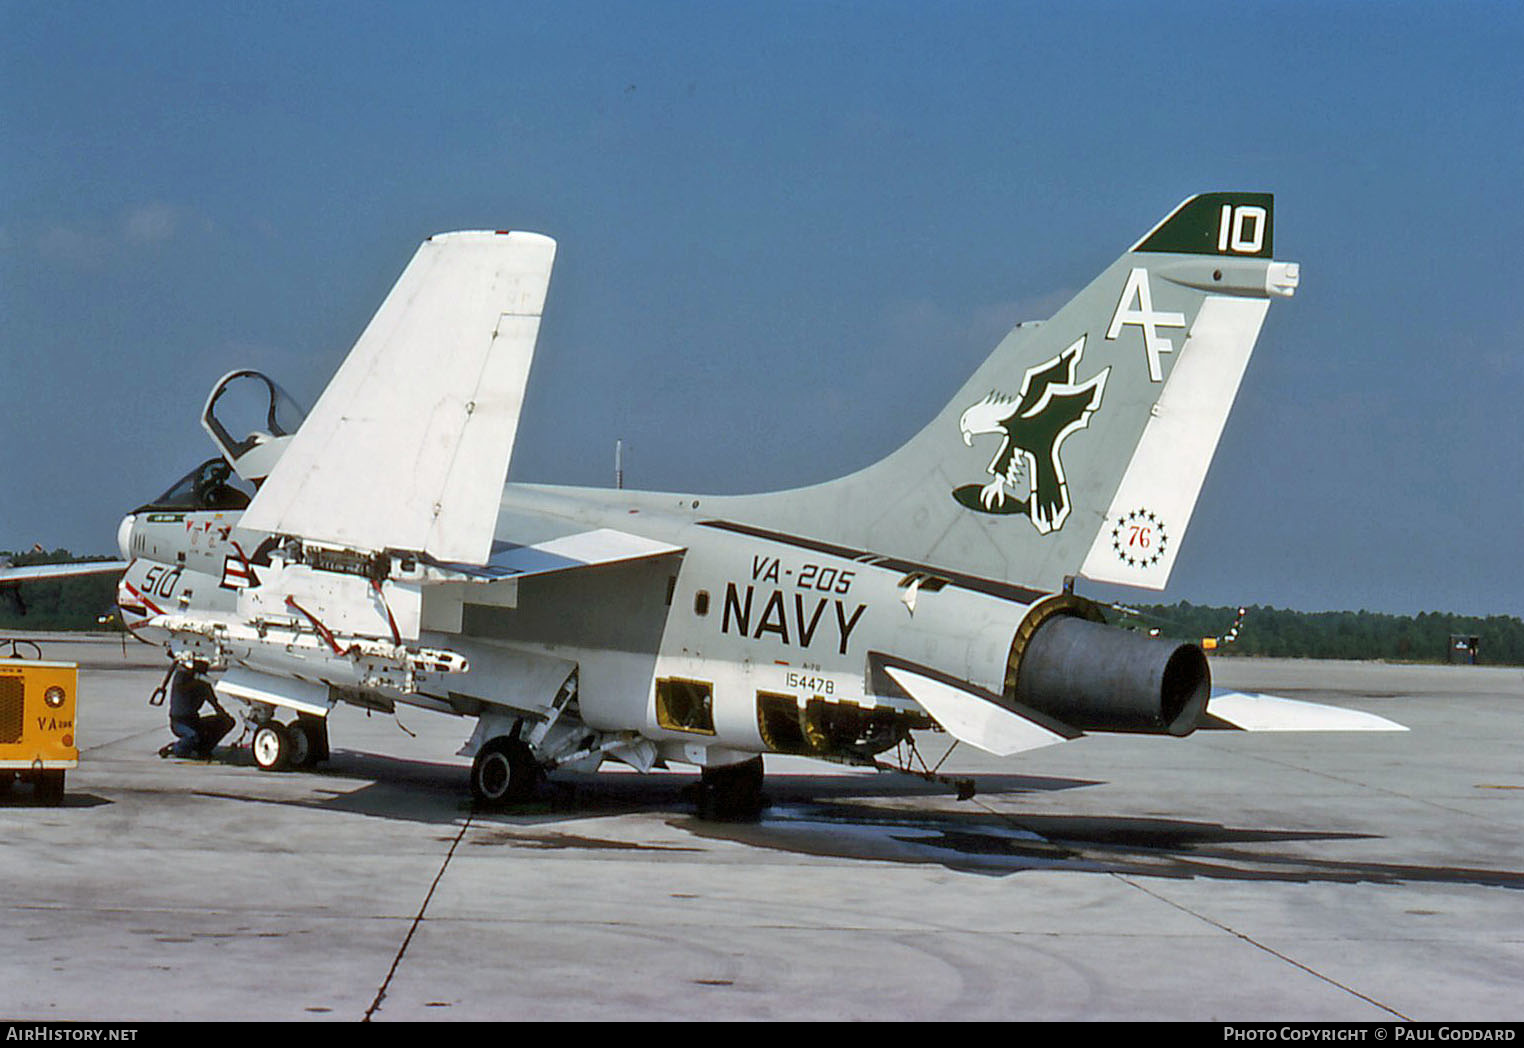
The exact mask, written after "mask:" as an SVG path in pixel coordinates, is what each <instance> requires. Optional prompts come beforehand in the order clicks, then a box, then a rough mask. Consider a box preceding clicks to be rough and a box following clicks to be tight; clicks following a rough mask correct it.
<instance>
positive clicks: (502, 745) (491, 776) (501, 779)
mask: <svg viewBox="0 0 1524 1048" xmlns="http://www.w3.org/2000/svg"><path fill="white" fill-rule="evenodd" d="M539 775H540V766H539V764H538V763H537V762H536V761H535V759H534V754H533V753H532V752H531V751H530V749H529V746H528V745H527V744H525V743H523V742H521V741H519V740H518V739H510V738H508V737H507V736H505V735H499V736H498V737H497V738H495V739H491V740H489V741H488V742H487V743H486V744H485V745H484V746H482V748H481V749H480V750H478V751H477V753H476V759H475V760H473V761H472V762H471V797H472V799H473V800H475V801H476V803H477V804H478V805H480V806H482V807H484V808H501V807H503V806H504V805H507V804H517V803H519V802H521V801H526V800H528V799H529V798H530V797H531V796H532V795H533V794H534V786H535V781H536V780H537V779H538V778H539Z"/></svg>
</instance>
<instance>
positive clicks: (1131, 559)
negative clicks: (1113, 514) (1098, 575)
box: [1111, 507, 1169, 568]
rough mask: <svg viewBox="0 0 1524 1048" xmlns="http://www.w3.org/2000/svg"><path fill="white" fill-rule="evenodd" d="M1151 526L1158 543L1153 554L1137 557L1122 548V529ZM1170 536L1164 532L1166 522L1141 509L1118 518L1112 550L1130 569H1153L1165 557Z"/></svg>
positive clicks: (1112, 530) (1149, 511) (1113, 533)
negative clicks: (1144, 525)
mask: <svg viewBox="0 0 1524 1048" xmlns="http://www.w3.org/2000/svg"><path fill="white" fill-rule="evenodd" d="M1143 523H1146V524H1149V525H1152V527H1153V529H1154V534H1155V538H1156V541H1155V543H1154V548H1153V551H1152V552H1151V553H1149V554H1148V555H1146V556H1141V557H1135V556H1133V555H1132V554H1131V553H1129V552H1127V550H1126V549H1124V548H1123V547H1122V529H1123V528H1126V527H1128V526H1129V525H1132V524H1143ZM1168 541H1169V540H1168V536H1167V535H1166V534H1165V531H1164V520H1163V519H1162V518H1161V517H1158V516H1156V515H1155V514H1154V512H1153V511H1152V510H1150V509H1148V508H1146V507H1140V508H1138V509H1135V510H1133V511H1132V512H1131V513H1128V514H1127V515H1126V516H1124V517H1118V518H1117V522H1116V524H1115V526H1113V527H1112V529H1111V548H1112V549H1113V550H1115V551H1116V555H1117V557H1118V558H1119V559H1120V560H1121V561H1122V563H1124V564H1126V565H1127V566H1128V567H1129V568H1151V567H1153V566H1154V565H1155V564H1157V563H1159V561H1160V560H1161V559H1162V558H1163V557H1164V551H1165V549H1166V548H1167V546H1168Z"/></svg>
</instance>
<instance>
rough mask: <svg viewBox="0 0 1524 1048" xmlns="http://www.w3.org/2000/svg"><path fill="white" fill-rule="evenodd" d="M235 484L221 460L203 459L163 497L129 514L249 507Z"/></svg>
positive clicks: (245, 493) (229, 469)
mask: <svg viewBox="0 0 1524 1048" xmlns="http://www.w3.org/2000/svg"><path fill="white" fill-rule="evenodd" d="M238 483H239V482H238V481H236V480H235V479H234V477H233V467H232V466H230V465H228V464H227V462H226V461H225V460H224V459H221V458H212V459H207V460H206V461H205V462H203V463H201V465H199V466H197V467H196V468H195V469H193V470H191V471H190V472H189V473H187V474H186V475H185V476H183V477H181V478H180V479H179V480H177V481H175V482H174V484H172V485H171V486H170V489H169V490H168V491H166V492H165V493H164V494H162V495H160V496H159V497H158V498H156V499H154V500H153V501H152V502H150V503H148V504H146V505H143V506H139V507H138V508H137V509H135V510H133V512H134V513H143V512H150V511H157V512H167V511H171V510H174V511H177V512H181V513H185V512H190V511H195V510H206V509H243V508H244V507H246V506H247V505H248V504H249V501H250V499H249V493H248V492H247V491H244V490H242V489H241V488H239V487H236V486H235V485H236V484H238ZM245 486H247V485H245Z"/></svg>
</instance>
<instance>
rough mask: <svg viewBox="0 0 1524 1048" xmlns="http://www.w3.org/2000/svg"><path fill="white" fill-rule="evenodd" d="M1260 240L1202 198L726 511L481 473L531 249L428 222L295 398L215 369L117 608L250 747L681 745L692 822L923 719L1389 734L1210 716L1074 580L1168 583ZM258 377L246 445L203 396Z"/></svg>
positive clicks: (511, 755)
mask: <svg viewBox="0 0 1524 1048" xmlns="http://www.w3.org/2000/svg"><path fill="white" fill-rule="evenodd" d="M1273 233H1274V213H1273V206H1272V199H1271V197H1270V195H1268V194H1263V193H1210V194H1204V195H1201V196H1196V197H1193V198H1191V199H1190V200H1187V201H1186V202H1185V203H1183V204H1181V205H1180V206H1179V207H1178V208H1177V209H1175V211H1173V212H1172V213H1171V214H1170V215H1169V217H1167V218H1166V219H1165V220H1164V221H1163V222H1161V223H1159V225H1158V226H1156V227H1155V228H1154V229H1153V230H1151V231H1150V232H1149V233H1148V234H1147V235H1145V236H1144V237H1143V238H1142V239H1141V240H1139V241H1138V242H1137V243H1136V244H1134V245H1133V246H1132V247H1131V248H1130V249H1129V250H1128V251H1127V252H1126V253H1124V254H1123V255H1122V256H1121V257H1120V258H1119V259H1117V260H1116V261H1115V262H1114V263H1112V264H1111V265H1110V266H1109V267H1107V269H1106V270H1105V271H1104V272H1103V273H1101V275H1100V276H1099V277H1097V278H1096V279H1095V280H1094V281H1093V282H1092V283H1091V284H1090V285H1089V286H1088V287H1086V288H1085V289H1084V290H1083V291H1081V292H1080V293H1079V294H1078V295H1076V296H1075V297H1074V299H1073V300H1072V301H1070V302H1069V303H1068V304H1067V305H1066V306H1064V307H1063V308H1062V309H1061V310H1059V311H1058V313H1057V314H1055V315H1054V316H1053V317H1052V318H1051V319H1049V320H1047V321H1046V322H1044V323H1041V324H1022V325H1019V326H1017V327H1016V328H1015V329H1014V330H1013V331H1011V333H1010V334H1008V335H1007V336H1006V337H1005V338H1004V339H1003V340H1002V341H1001V342H1000V344H999V345H998V346H996V347H995V350H994V352H993V353H992V354H991V355H990V357H989V358H988V359H987V360H986V361H985V362H984V363H983V364H982V365H981V366H980V367H979V369H978V370H977V371H976V372H975V373H974V374H973V376H972V377H971V378H970V379H969V380H968V382H967V383H966V384H965V385H964V387H963V389H962V390H961V391H960V392H959V393H958V395H957V396H956V397H955V398H954V399H953V401H952V402H951V403H950V404H948V405H947V406H946V407H944V408H943V409H942V411H941V413H940V414H939V415H938V416H937V417H936V418H935V419H933V420H932V422H931V423H930V424H929V425H927V426H926V428H925V429H923V430H922V431H921V432H920V433H919V434H918V435H917V436H916V437H914V438H913V439H912V440H911V441H910V442H909V443H907V444H906V445H904V446H903V447H902V448H900V449H899V450H898V451H896V452H894V453H893V454H891V455H890V456H889V457H887V458H885V459H883V460H882V461H880V462H878V463H877V464H875V465H872V466H870V467H868V468H866V469H864V470H862V471H860V472H857V473H854V474H852V475H850V476H847V477H843V478H841V479H839V480H835V481H831V482H829V483H824V484H819V485H815V486H812V487H807V488H802V489H798V490H794V491H785V492H778V493H771V494H762V495H746V496H720V497H716V496H701V495H678V494H656V493H649V492H634V491H625V490H607V489H602V490H593V489H575V488H565V487H551V486H541V485H528V484H517V483H515V484H508V485H507V486H506V487H505V485H504V482H505V479H506V476H507V471H508V465H509V460H510V457H511V453H512V449H513V444H514V437H515V433H516V431H517V427H518V424H519V415H520V408H521V406H522V403H523V398H524V390H525V385H526V382H527V380H528V376H529V366H530V359H531V356H532V354H533V351H534V346H535V341H536V337H537V334H538V330H539V326H540V317H541V312H542V310H543V307H544V305H545V297H546V291H547V287H548V284H549V279H550V272H551V264H552V260H553V258H554V255H555V249H556V245H555V243H554V242H553V241H552V240H550V239H549V238H547V237H544V236H540V235H537V234H533V233H522V232H462V233H447V234H442V235H439V236H435V237H432V238H430V239H429V240H428V241H427V242H425V243H424V244H423V246H422V247H420V248H419V250H418V253H417V254H416V255H415V256H414V258H413V260H412V262H411V264H410V265H409V266H408V267H407V269H406V271H405V272H404V273H403V274H402V276H401V278H400V279H399V281H398V283H397V285H396V287H395V288H394V289H393V290H392V292H391V294H390V295H389V296H388V297H387V299H386V301H385V302H384V303H383V304H382V306H381V308H380V311H379V312H378V313H377V314H376V316H375V317H374V319H373V320H372V321H371V322H370V324H369V326H368V327H367V328H366V329H365V331H364V333H363V334H362V335H361V336H360V339H359V341H358V343H357V344H356V345H355V347H354V349H353V350H352V351H351V352H350V354H349V356H348V357H347V358H346V360H345V361H344V363H343V365H342V366H341V367H340V368H339V371H338V372H337V374H336V375H335V376H334V378H333V380H332V381H331V382H330V383H329V385H328V387H327V388H326V390H325V391H324V392H323V394H322V396H321V398H320V399H319V400H318V402H317V404H316V405H315V406H314V408H313V409H312V411H311V413H310V414H307V415H306V416H305V417H303V416H302V413H301V412H300V411H299V410H297V409H296V407H295V405H294V404H293V403H292V402H291V401H290V398H289V397H287V396H286V395H285V394H283V393H282V392H281V391H280V389H279V387H278V386H276V385H275V383H273V382H271V381H270V380H269V379H268V378H266V377H265V376H263V375H260V374H258V373H255V372H235V373H233V374H231V375H229V376H227V377H226V378H224V379H223V380H222V381H221V382H220V383H219V384H218V385H217V386H216V387H215V388H214V389H213V391H212V393H211V395H210V397H209V398H208V400H207V403H206V407H205V410H204V411H203V415H202V420H203V424H204V426H205V428H206V430H207V432H208V434H209V435H210V436H211V438H212V440H213V441H214V442H215V443H216V445H217V447H218V450H219V451H220V456H219V457H217V458H214V459H212V460H211V461H209V462H207V463H205V464H203V465H202V466H201V467H198V468H197V469H196V470H194V471H192V473H191V474H189V475H188V476H187V477H185V478H184V480H182V481H181V482H180V483H179V484H177V485H176V486H175V487H174V488H172V489H171V490H170V491H169V492H167V493H166V494H165V495H164V496H163V497H161V498H160V499H157V500H155V501H154V502H152V503H150V504H148V505H145V506H143V507H141V508H140V509H138V510H137V511H136V512H134V513H132V514H131V515H130V516H128V517H127V518H126V519H125V520H123V521H122V525H121V530H120V533H119V542H120V545H121V548H122V554H123V556H124V557H126V558H127V559H129V560H130V561H131V564H130V567H129V568H128V569H127V571H126V573H125V575H124V577H123V579H122V582H121V587H120V606H121V610H122V613H123V617H124V620H125V622H126V624H127V626H128V628H130V629H131V630H132V631H133V632H134V633H135V634H137V635H138V636H139V637H142V638H144V639H148V640H150V641H152V642H154V643H157V644H161V645H162V646H163V647H164V648H165V650H166V651H167V653H168V654H169V657H170V658H171V659H173V660H175V661H176V662H177V663H180V664H183V665H191V664H193V663H205V664H206V666H208V667H209V668H210V670H211V671H212V672H213V674H214V675H215V676H216V677H217V679H216V689H217V692H218V693H219V694H220V695H221V696H222V698H223V699H224V700H234V701H237V702H240V703H242V704H244V708H245V709H246V711H247V712H248V713H249V714H250V719H251V720H252V722H253V723H254V725H256V731H255V734H254V737H253V747H252V748H253V752H254V755H255V759H256V761H257V762H258V763H259V764H260V765H262V766H267V767H274V766H278V765H282V764H285V763H296V764H301V763H305V762H307V761H310V760H311V759H312V758H313V757H314V756H315V755H318V754H320V753H321V751H322V750H324V749H325V748H326V732H325V730H324V728H323V725H324V724H325V723H326V722H325V720H324V718H326V717H327V715H328V713H329V711H330V710H332V709H333V708H334V707H335V706H336V705H337V704H338V703H351V704H354V705H356V706H361V707H364V708H366V709H370V710H380V711H394V710H395V709H396V707H397V706H398V704H407V705H411V706H417V707H422V708H424V709H429V710H435V711H439V712H441V713H446V714H454V715H457V716H461V717H467V718H473V719H474V721H475V730H474V732H473V733H472V734H471V736H470V739H469V741H468V742H467V745H466V749H465V750H463V751H462V752H463V753H466V754H469V755H471V756H472V757H473V764H472V768H471V777H470V781H471V789H472V792H473V794H474V795H475V797H476V798H477V799H478V800H479V801H481V802H485V803H489V804H490V803H501V802H509V801H514V800H517V799H520V798H523V797H525V796H527V795H528V794H529V793H530V791H531V790H532V789H533V787H534V784H535V782H536V780H537V778H538V777H539V776H541V775H542V774H543V773H544V772H545V771H547V770H550V769H555V768H568V767H575V768H579V769H586V768H590V767H596V766H597V765H598V764H599V763H601V762H603V761H607V760H615V761H621V762H623V763H625V764H628V765H631V766H633V767H634V768H637V769H640V770H642V771H645V770H649V769H651V768H655V767H661V766H666V765H667V764H670V763H674V762H676V763H682V764H689V765H696V766H698V767H699V768H700V769H702V775H701V779H700V791H699V796H700V810H701V812H704V813H707V814H717V815H725V814H744V813H747V812H752V811H755V810H756V809H757V808H758V806H759V804H760V797H761V793H760V791H761V783H762V760H761V757H760V755H761V754H767V753H784V754H799V755H806V756H810V757H818V758H823V759H827V760H834V761H844V762H850V763H864V764H871V763H873V762H874V758H875V757H876V756H877V755H879V754H882V753H884V752H885V751H887V750H889V749H891V748H893V747H895V746H897V745H899V744H902V743H904V742H905V741H906V740H907V739H908V738H909V737H910V733H911V732H914V731H916V730H919V729H941V730H945V731H946V732H949V733H951V734H952V735H953V736H955V737H956V738H957V739H959V740H962V741H963V742H966V743H969V744H971V745H973V746H976V747H979V748H980V749H983V750H986V751H988V752H991V753H994V754H999V755H1007V754H1013V753H1016V752H1018V751H1021V750H1026V749H1031V748H1034V747H1038V746H1043V745H1047V744H1049V743H1055V742H1060V741H1063V740H1066V739H1073V738H1076V737H1078V736H1079V735H1081V734H1083V733H1085V732H1144V733H1154V734H1162V735H1175V736H1183V735H1188V734H1190V733H1191V732H1192V731H1194V730H1195V729H1196V728H1197V727H1200V726H1203V725H1211V726H1218V727H1221V726H1228V725H1233V726H1238V727H1246V728H1283V727H1290V728H1298V727H1316V728H1383V727H1385V728H1392V727H1396V726H1395V725H1392V724H1391V723H1390V722H1386V721H1383V720H1381V719H1380V718H1374V717H1369V716H1367V715H1363V714H1354V713H1347V712H1346V711H1341V710H1334V709H1331V708H1328V707H1317V706H1310V705H1308V704H1304V703H1289V702H1287V701H1286V700H1275V699H1272V698H1269V697H1263V696H1244V695H1226V696H1221V697H1219V698H1213V699H1212V702H1211V704H1210V705H1209V704H1208V699H1209V696H1210V695H1211V686H1210V672H1209V669H1208V665H1207V661H1206V658H1205V657H1204V655H1203V654H1202V652H1201V650H1200V649H1199V648H1197V647H1196V646H1195V645H1191V644H1179V643H1173V642H1167V641H1161V640H1156V639H1151V638H1148V637H1145V636H1142V635H1140V634H1137V633H1134V632H1129V631H1125V630H1121V629H1117V628H1114V627H1111V626H1108V625H1106V624H1105V623H1104V618H1103V615H1102V611H1101V608H1100V607H1098V606H1097V605H1096V604H1095V603H1093V602H1092V601H1090V600H1087V599H1086V598H1084V597H1083V596H1080V595H1078V594H1077V593H1075V592H1074V580H1075V579H1076V578H1083V579H1089V580H1096V581H1100V582H1106V583H1120V584H1125V585H1130V586H1139V587H1145V588H1154V589H1157V588H1161V587H1163V586H1164V584H1165V581H1166V580H1167V579H1168V578H1169V575H1170V570H1171V568H1172V566H1173V565H1174V562H1175V558H1176V557H1177V555H1178V553H1179V549H1180V542H1181V539H1182V538H1183V537H1184V535H1185V531H1186V526H1187V525H1188V523H1189V522H1190V517H1191V512H1192V509H1193V508H1194V505H1195V502H1196V497H1197V494H1198V492H1199V490H1200V488H1201V483H1202V480H1203V478H1204V476H1205V474H1206V470H1207V466H1208V464H1209V463H1210V461H1211V458H1212V455H1213V452H1214V450H1215V448H1216V445H1217V442H1218V437H1219V435H1220V433H1221V431H1222V427H1223V424H1224V422H1225V420H1226V418H1227V415H1228V411H1229V408H1230V407H1231V405H1232V402H1233V399H1234V397H1235V395H1236V393H1237V390H1238V386H1239V380H1240V378H1241V376H1242V374H1243V371H1244V368H1245V365H1246V364H1247V363H1248V360H1249V355H1250V352H1251V350H1252V348H1253V346H1254V343H1255V340H1256V338H1257V337H1258V334H1259V331H1260V326H1261V324H1262V322H1263V321H1264V319H1265V314H1266V311H1267V310H1268V309H1269V306H1270V303H1271V302H1272V301H1273V300H1274V299H1276V298H1283V297H1288V296H1290V295H1291V294H1292V293H1293V291H1294V290H1295V288H1296V286H1297V281H1298V267H1297V265H1296V263H1288V262H1278V261H1275V260H1274V259H1273V257H1272V243H1273V240H1272V237H1273ZM251 393H252V394H253V395H254V400H255V401H256V402H257V403H258V405H259V409H258V410H259V414H260V419H259V423H258V424H257V425H256V426H255V427H254V429H253V430H252V431H249V432H240V430H239V429H238V428H235V427H232V426H231V425H230V423H229V422H228V421H227V416H228V410H227V408H228V406H229V404H230V403H231V402H232V401H233V400H234V399H236V396H242V397H244V398H245V399H246V400H247V399H248V398H249V397H250V395H251ZM235 395H236V396H235ZM233 473H236V474H237V477H238V478H241V479H242V481H243V482H246V483H245V485H244V487H245V488H249V489H252V490H253V495H252V499H251V498H250V496H249V494H248V493H247V491H245V490H241V489H240V487H239V485H238V482H237V481H236V480H235V478H234V477H233V476H232V474H233Z"/></svg>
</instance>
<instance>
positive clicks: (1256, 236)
mask: <svg viewBox="0 0 1524 1048" xmlns="http://www.w3.org/2000/svg"><path fill="white" fill-rule="evenodd" d="M1274 231H1275V196H1274V195H1273V194H1271V193H1202V194H1201V195H1200V196H1194V197H1191V199H1189V200H1187V201H1186V202H1185V203H1183V204H1181V205H1180V206H1179V207H1178V208H1177V209H1176V210H1175V213H1174V214H1172V215H1170V216H1169V217H1168V218H1166V219H1165V220H1164V221H1163V222H1161V223H1160V224H1159V226H1158V228H1156V229H1155V230H1154V231H1153V232H1152V233H1150V234H1148V236H1146V237H1144V238H1143V240H1142V241H1141V242H1140V243H1139V244H1138V246H1137V247H1135V248H1134V249H1133V250H1134V251H1157V252H1161V253H1162V252H1177V253H1180V254H1186V255H1228V256H1230V257H1237V258H1270V257H1271V256H1272V254H1273V252H1274V250H1275V244H1274V239H1273V236H1272V234H1273V233H1274Z"/></svg>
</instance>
